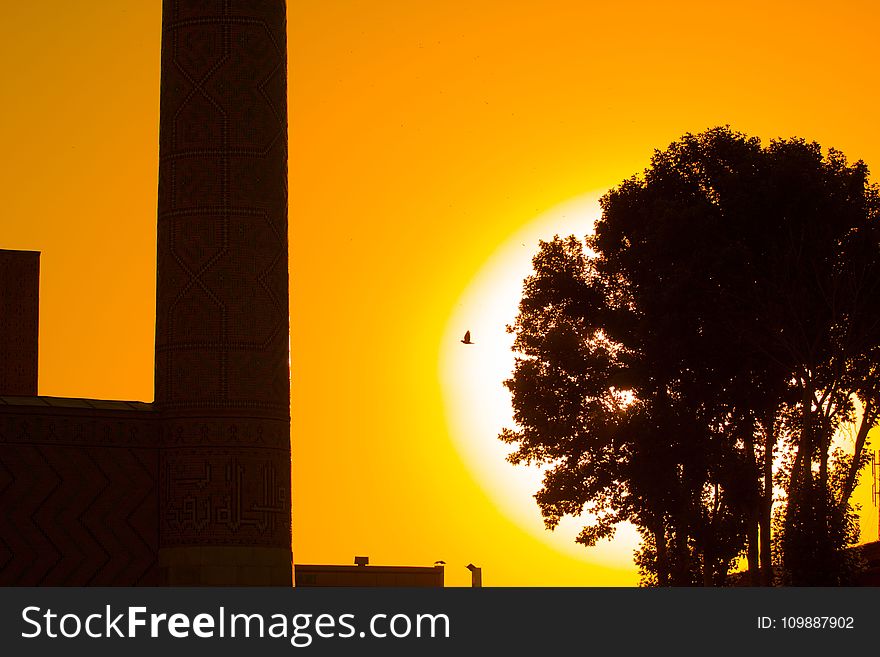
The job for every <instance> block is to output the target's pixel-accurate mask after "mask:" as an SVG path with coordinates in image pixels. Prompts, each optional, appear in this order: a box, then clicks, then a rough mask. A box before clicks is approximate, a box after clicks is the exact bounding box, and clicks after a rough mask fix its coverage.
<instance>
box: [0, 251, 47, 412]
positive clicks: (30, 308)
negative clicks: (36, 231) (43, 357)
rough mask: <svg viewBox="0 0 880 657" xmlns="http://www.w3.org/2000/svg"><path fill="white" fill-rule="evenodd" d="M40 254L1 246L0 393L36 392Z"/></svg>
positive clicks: (24, 393)
mask: <svg viewBox="0 0 880 657" xmlns="http://www.w3.org/2000/svg"><path fill="white" fill-rule="evenodd" d="M39 295H40V254H39V253H38V252H36V251H5V250H3V249H0V395H36V394H37V340H38V338H39V332H40V321H39V320H40V304H39Z"/></svg>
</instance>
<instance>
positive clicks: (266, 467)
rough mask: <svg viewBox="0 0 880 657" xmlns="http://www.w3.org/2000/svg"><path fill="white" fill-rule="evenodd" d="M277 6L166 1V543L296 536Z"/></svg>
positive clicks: (160, 285) (162, 147) (162, 331)
mask: <svg viewBox="0 0 880 657" xmlns="http://www.w3.org/2000/svg"><path fill="white" fill-rule="evenodd" d="M285 20H286V19H285V6H284V2H282V1H279V0H235V1H233V0H203V1H196V0H187V1H181V0H166V2H165V4H164V11H163V31H162V81H161V95H160V98H161V108H160V127H159V208H158V236H157V245H158V249H157V250H158V260H157V272H158V273H157V288H156V304H157V306H156V318H157V319H156V379H155V380H156V397H155V399H156V401H155V403H156V407H157V409H158V411H159V413H160V414H161V416H162V418H163V429H162V447H161V454H160V462H159V472H160V478H161V482H162V483H161V486H160V516H159V524H160V547H162V548H170V547H179V546H187V545H189V546H212V545H213V546H224V545H225V546H233V545H253V546H263V547H285V546H286V547H288V548H289V545H290V503H289V499H290V371H289V359H288V358H289V357H288V351H289V342H288V335H289V330H288V328H289V317H288V268H287V252H288V248H287V239H288V238H287V79H286V78H287V66H286V61H287V60H286V25H285Z"/></svg>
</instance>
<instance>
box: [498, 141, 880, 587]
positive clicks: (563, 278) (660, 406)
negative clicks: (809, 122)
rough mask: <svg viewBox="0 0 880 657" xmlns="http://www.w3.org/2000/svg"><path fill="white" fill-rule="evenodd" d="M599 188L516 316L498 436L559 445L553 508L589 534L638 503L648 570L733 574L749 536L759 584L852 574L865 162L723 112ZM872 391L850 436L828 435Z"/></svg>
mask: <svg viewBox="0 0 880 657" xmlns="http://www.w3.org/2000/svg"><path fill="white" fill-rule="evenodd" d="M601 205H602V210H603V214H602V218H601V219H600V221H599V222H598V223H597V226H596V232H595V235H593V236H592V237H589V238H587V240H586V242H585V244H582V243H581V242H580V241H579V240H578V239H576V238H574V237H568V238H565V239H560V238H559V237H556V238H554V239H553V240H552V241H550V242H541V244H540V250H539V252H538V254H537V255H536V256H535V258H534V260H533V265H534V273H533V275H531V276H530V277H529V278H528V279H527V280H526V281H525V285H524V290H523V297H522V300H521V302H520V311H519V315H518V317H517V319H516V322H515V324H514V325H513V326H512V327H510V330H511V331H513V332H514V333H515V342H514V350H515V351H516V352H517V353H518V357H517V361H516V367H515V370H514V374H513V377H512V378H511V379H510V380H509V381H507V382H506V385H507V387H508V388H509V390H510V392H511V395H512V401H513V406H514V420H515V422H516V427H515V428H513V429H505V430H504V431H502V433H501V439H502V440H504V441H505V442H507V443H509V444H511V445H514V446H515V448H516V449H515V451H514V452H513V453H512V454H511V456H510V460H511V461H512V462H513V463H541V464H546V465H549V468H548V469H547V471H546V475H545V478H544V482H543V487H542V489H541V490H540V491H539V492H538V493H537V495H536V498H537V501H538V504H539V506H540V508H541V511H542V514H543V515H544V518H545V522H546V524H547V525H548V527H551V528H552V527H554V526H555V525H556V524H557V523H558V522H559V520H560V519H561V518H562V516H564V515H578V514H580V513H581V512H582V511H583V510H584V509H586V510H588V511H590V512H592V513H593V514H594V515H595V518H596V519H595V522H594V523H593V524H591V525H590V526H588V527H585V528H584V530H583V531H582V533H581V534H580V536H579V538H578V540H579V541H580V542H582V543H584V544H586V545H591V544H593V543H594V542H595V541H596V540H599V539H601V538H604V537H608V536H610V535H612V534H613V532H614V528H615V526H616V525H617V524H618V523H620V522H621V521H624V520H628V521H631V522H633V523H634V524H635V525H636V526H637V527H638V528H639V530H640V531H641V533H642V536H643V539H644V540H643V546H642V549H641V551H640V553H639V554H638V555H637V563H638V565H639V566H640V568H641V570H642V573H643V580H644V582H645V583H647V584H657V585H667V584H672V585H688V584H698V583H702V584H705V585H712V584H722V583H724V581H725V578H726V575H727V573H728V571H729V569H730V567H731V565H732V564H733V563H734V561H735V560H736V559H737V558H738V557H739V556H740V555H741V554H745V555H746V556H747V558H748V563H749V570H750V576H751V582H752V583H753V584H758V583H763V584H765V585H767V584H770V583H772V582H773V580H774V572H773V567H774V563H776V565H777V571H778V572H777V573H776V577H777V578H778V579H779V580H780V581H783V582H786V583H791V584H838V583H842V582H844V581H845V578H846V576H847V572H848V568H849V565H848V564H847V563H846V559H844V557H843V555H844V554H845V553H844V550H843V549H844V548H845V547H846V546H847V545H848V544H850V543H852V542H853V540H854V539H855V538H857V529H858V528H857V519H856V516H855V515H854V512H855V510H854V509H853V507H852V505H851V503H850V497H851V495H852V491H853V489H854V487H855V483H856V482H857V479H858V473H859V470H860V467H859V466H860V465H861V464H863V463H864V459H865V454H866V450H865V445H866V438H867V433H868V430H869V429H870V428H871V427H872V426H873V425H874V424H875V422H876V421H877V412H878V411H877V409H878V408H880V397H878V381H880V365H878V363H880V360H878V358H880V353H878V344H880V304H878V301H880V226H878V215H880V202H878V192H877V188H876V187H875V186H873V185H871V184H870V183H869V181H868V171H867V168H866V167H865V165H864V164H863V163H861V162H857V163H855V164H853V165H850V164H848V163H847V161H846V159H845V158H844V156H843V155H842V154H841V153H839V152H837V151H834V150H832V151H830V152H829V153H828V154H827V156H823V154H822V151H821V148H820V147H819V145H818V144H815V143H807V142H805V141H804V140H802V139H791V140H779V141H774V142H772V143H771V144H770V145H769V146H767V147H766V148H765V147H762V146H761V143H760V141H759V140H757V139H754V138H749V137H746V136H745V135H742V134H740V133H736V132H733V131H731V130H730V129H729V128H727V127H723V128H715V129H712V130H709V131H707V132H705V133H702V134H699V135H691V134H688V135H685V136H684V137H683V138H682V139H680V140H679V141H677V142H675V143H673V144H672V145H671V146H670V147H669V148H668V149H666V150H665V151H662V152H660V151H658V152H655V154H654V156H653V157H652V160H651V166H650V167H649V168H648V169H647V170H646V171H645V173H644V175H643V176H641V177H633V178H631V179H629V180H626V181H624V182H623V183H622V184H621V185H620V186H619V187H617V188H615V189H613V190H611V191H610V192H608V193H607V194H606V195H605V196H604V197H603V198H602V201H601ZM584 246H586V247H588V249H589V252H588V251H587V250H585V248H584ZM858 408H861V409H862V410H863V412H862V413H861V418H862V419H861V426H860V427H859V428H858V430H857V431H856V440H855V450H854V453H853V454H849V455H847V454H845V453H843V452H842V451H841V450H836V451H835V450H834V449H832V439H833V437H834V435H835V433H836V432H837V431H838V430H839V429H840V428H841V427H842V426H844V425H847V424H851V423H853V422H854V421H855V419H856V415H857V413H856V411H857V409H858ZM774 489H775V490H776V491H777V492H779V491H782V493H783V495H782V497H784V499H783V505H784V506H783V507H781V508H783V509H784V510H783V511H782V513H781V515H780V514H779V513H777V514H776V515H777V517H776V519H775V520H774V512H773V501H774ZM774 523H775V524H774ZM774 528H775V529H774ZM774 544H775V545H776V546H777V550H776V551H777V554H776V556H775V558H774V554H773V552H772V549H771V547H772V545H774Z"/></svg>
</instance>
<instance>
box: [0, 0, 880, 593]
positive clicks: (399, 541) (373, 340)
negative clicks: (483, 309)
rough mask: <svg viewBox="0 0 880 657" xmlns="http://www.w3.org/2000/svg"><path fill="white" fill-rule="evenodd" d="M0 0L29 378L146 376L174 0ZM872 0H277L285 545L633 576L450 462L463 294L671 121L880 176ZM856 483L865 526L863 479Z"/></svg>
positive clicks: (1, 221)
mask: <svg viewBox="0 0 880 657" xmlns="http://www.w3.org/2000/svg"><path fill="white" fill-rule="evenodd" d="M0 8H2V14H0V16H2V20H0V67H2V78H0V79H2V85H0V117H2V120H0V144H2V152H3V156H2V158H0V196H2V199H3V201H4V207H3V211H2V214H0V248H11V249H35V250H40V251H42V253H43V256H42V283H41V326H40V393H41V394H45V395H58V396H84V397H98V398H121V399H141V400H151V399H152V394H153V393H152V378H153V377H152V374H153V330H154V321H155V316H154V303H155V245H156V241H155V240H156V238H155V223H156V185H157V155H158V154H157V143H158V91H159V38H160V20H161V16H160V10H161V3H160V2H159V1H158V0H149V1H148V0H124V1H120V0H79V1H72V0H44V1H43V2H32V3H23V2H0ZM878 14H880V7H878V5H877V4H876V3H874V2H867V1H866V2H847V1H840V2H835V3H827V2H812V1H799V2H776V3H769V2H766V1H762V2H735V3H734V2H730V3H714V4H713V3H705V2H666V3H658V2H653V1H652V2H641V1H638V2H629V3H626V4H620V3H610V2H608V3H597V2H590V1H584V0H580V1H572V2H565V1H561V0H560V1H548V2H537V1H530V2H519V1H515V0H505V1H495V0H481V1H478V2H474V1H473V0H469V1H467V2H464V1H459V0H442V1H440V0H424V1H421V2H409V1H403V0H400V1H390V0H386V1H383V0H371V1H366V0H364V1H354V0H295V1H293V0H292V1H290V2H289V6H288V22H289V27H288V33H289V97H290V226H291V228H290V238H291V243H290V256H291V260H290V270H291V271H290V274H291V314H292V321H291V345H292V346H291V349H292V377H293V381H292V423H293V432H292V441H293V462H294V465H293V495H294V505H293V528H294V537H293V545H294V552H295V558H296V561H297V562H301V563H351V561H352V558H353V556H354V555H355V554H359V555H360V554H364V555H369V556H370V558H371V563H380V564H400V565H405V564H412V565H430V564H431V563H433V562H434V561H435V560H437V559H442V560H444V561H446V562H447V567H446V568H447V576H446V579H447V583H448V584H452V585H463V584H467V583H468V582H469V577H470V576H469V573H468V571H467V570H466V569H465V567H464V566H465V565H466V564H467V563H469V562H473V563H475V564H477V565H480V566H482V567H483V581H484V583H485V584H486V585H533V584H545V585H568V584H573V585H595V584H624V585H628V584H633V583H635V582H636V579H637V578H636V575H635V572H634V569H632V568H625V569H613V568H606V567H601V566H597V565H594V564H591V563H590V561H589V558H590V557H589V553H588V552H587V551H586V550H582V556H578V555H579V553H578V552H577V551H566V550H560V549H557V548H556V547H553V546H551V545H549V544H548V543H547V542H546V541H545V540H542V539H541V538H540V537H537V536H535V535H534V533H532V532H529V531H527V530H526V529H525V528H524V527H523V526H522V523H517V522H515V521H514V520H512V519H511V516H510V514H508V513H504V512H502V511H501V510H500V509H499V505H498V504H497V501H496V500H495V499H493V495H492V491H489V490H487V488H486V481H487V479H486V477H484V476H483V475H482V473H481V472H479V471H478V470H477V469H475V468H474V467H472V466H471V464H470V462H468V461H467V460H466V459H465V458H463V456H462V450H461V449H460V446H459V444H458V442H457V440H458V439H457V437H456V436H454V435H452V433H451V431H452V430H451V428H450V427H451V426H452V425H451V423H449V422H448V409H447V408H445V406H444V399H445V398H444V395H443V390H442V388H441V372H442V371H443V369H442V368H443V363H441V354H442V353H444V341H445V340H447V335H446V331H447V330H448V325H449V321H450V318H451V317H452V316H453V315H454V314H455V312H456V308H457V307H458V304H459V303H460V300H461V299H462V297H463V295H465V293H466V291H467V290H468V288H469V286H470V285H471V282H472V281H473V280H474V279H475V277H476V276H478V274H479V273H480V272H481V271H482V270H483V268H484V265H485V263H486V262H488V261H490V260H491V259H492V257H493V254H495V253H496V252H497V251H498V249H499V248H500V247H501V246H502V245H503V244H505V243H506V242H507V241H508V240H509V239H510V238H511V237H512V236H514V235H516V234H518V233H519V232H520V231H521V230H522V229H523V228H524V227H525V226H528V225H529V224H530V223H531V222H533V221H534V220H535V218H536V217H538V216H539V215H542V214H543V213H545V212H547V211H548V210H550V209H552V208H554V207H556V206H558V205H559V204H561V203H564V202H566V201H568V200H569V199H572V198H575V197H579V196H581V195H583V194H587V193H596V192H602V191H604V190H607V189H608V188H610V187H612V186H613V185H615V184H617V183H619V182H620V181H621V180H623V179H624V178H626V177H629V176H630V175H632V174H634V173H637V172H640V171H641V170H642V169H643V168H644V167H645V166H646V165H647V163H648V159H649V157H650V155H651V152H652V150H653V149H654V148H663V147H665V146H666V145H668V144H669V143H670V142H671V141H672V140H674V139H676V138H677V137H679V136H680V135H681V134H683V133H684V132H688V131H690V132H697V131H701V130H703V129H705V128H708V127H711V126H714V125H718V124H725V123H729V124H731V126H732V127H734V128H735V129H738V130H742V131H744V132H747V133H749V134H753V135H757V136H760V137H762V138H765V139H769V138H772V137H776V136H785V137H787V136H792V135H798V136H803V137H806V138H808V139H814V140H817V141H819V142H820V143H821V144H822V145H823V146H826V147H828V146H834V147H837V148H839V149H841V150H842V151H844V152H845V153H846V154H847V155H848V156H849V157H850V158H851V159H858V158H861V159H864V160H865V161H866V162H867V163H868V165H869V166H870V167H871V168H872V170H874V171H875V172H877V173H880V131H878V129H877V126H878V125H880V103H878V100H880V98H878V96H880V92H878V87H877V85H876V64H877V62H878V61H880V57H878V55H880V47H878V45H876V44H877V39H876V29H877V25H878V18H880V16H878ZM874 178H875V179H877V175H875V176H874ZM587 229H588V226H586V225H585V226H584V229H583V232H586V230H587ZM550 236H552V232H551V233H549V234H548V235H547V237H550ZM499 385H500V381H499ZM499 429H500V427H499ZM510 467H511V469H512V466H510ZM859 496H860V497H859V499H860V500H861V501H862V502H863V503H864V504H866V505H867V508H866V514H865V520H864V523H863V525H864V527H863V537H864V538H868V539H873V538H876V536H877V517H876V509H875V508H873V507H871V506H870V485H869V484H868V486H867V487H866V486H862V487H861V488H860V490H859ZM524 513H533V514H536V512H535V511H533V510H527V511H524Z"/></svg>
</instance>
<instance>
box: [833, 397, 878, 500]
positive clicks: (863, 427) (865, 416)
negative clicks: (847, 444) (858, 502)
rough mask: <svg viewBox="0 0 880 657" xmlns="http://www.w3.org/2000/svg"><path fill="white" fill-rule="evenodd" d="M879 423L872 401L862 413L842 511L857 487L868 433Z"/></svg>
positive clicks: (868, 402)
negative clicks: (857, 478) (860, 463)
mask: <svg viewBox="0 0 880 657" xmlns="http://www.w3.org/2000/svg"><path fill="white" fill-rule="evenodd" d="M876 421H877V412H876V411H875V410H874V405H873V404H872V403H871V401H870V400H868V401H867V402H865V408H864V411H863V413H862V423H861V424H860V425H859V432H858V434H857V435H856V444H855V447H854V450H853V460H852V463H850V465H849V470H848V471H847V473H846V480H845V481H844V483H843V490H842V491H841V492H840V499H839V500H838V504H839V505H840V507H841V509H842V508H843V507H845V506H846V504H847V502H849V498H850V496H851V495H852V494H853V490H855V487H856V477H857V476H858V474H859V461H860V460H861V456H862V450H863V449H865V441H866V440H867V438H868V432H869V431H870V430H871V428H872V427H873V426H874V423H875V422H876Z"/></svg>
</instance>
